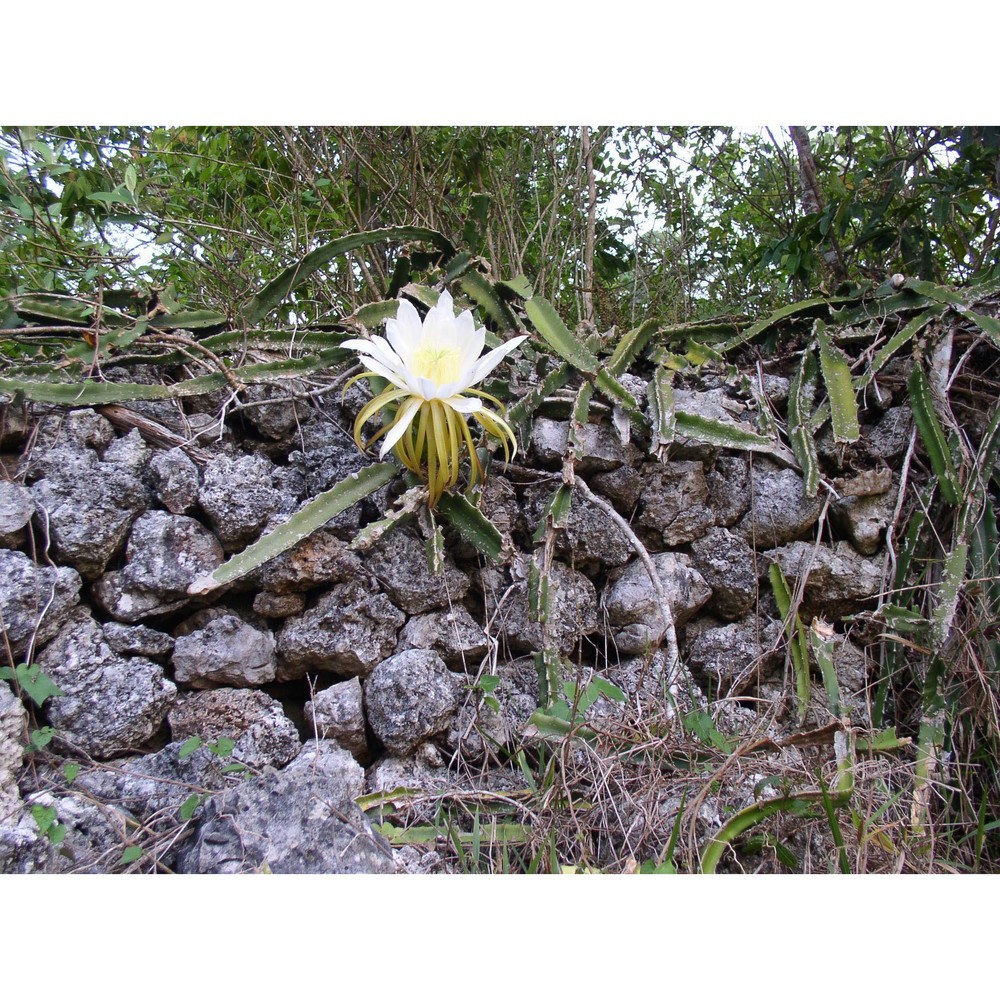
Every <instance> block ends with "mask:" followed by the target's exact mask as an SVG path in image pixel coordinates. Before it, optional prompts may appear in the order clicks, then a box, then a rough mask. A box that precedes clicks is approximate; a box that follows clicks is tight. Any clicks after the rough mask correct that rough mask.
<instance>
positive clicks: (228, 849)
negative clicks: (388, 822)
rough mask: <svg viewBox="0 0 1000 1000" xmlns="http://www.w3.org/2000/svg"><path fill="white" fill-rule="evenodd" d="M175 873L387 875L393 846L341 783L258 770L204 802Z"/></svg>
mask: <svg viewBox="0 0 1000 1000" xmlns="http://www.w3.org/2000/svg"><path fill="white" fill-rule="evenodd" d="M177 867H178V870H179V871H180V872H184V873H190V874H216V873H228V874H236V873H240V872H261V871H269V872H274V873H275V874H309V875H339V874H352V875H360V874H365V875H369V874H390V873H392V872H393V871H394V870H395V866H394V863H393V855H392V850H391V849H390V847H389V844H388V843H387V841H386V840H385V839H384V838H383V837H381V836H380V835H378V834H376V833H375V832H374V831H373V830H372V828H371V824H370V823H369V822H368V819H367V818H366V817H365V815H364V813H362V812H361V810H360V809H359V808H358V806H357V804H356V803H355V802H354V800H353V799H352V798H351V797H350V795H349V794H348V792H347V790H346V789H345V787H344V785H343V784H342V783H341V782H340V781H339V780H337V779H336V778H334V777H331V776H330V775H328V774H327V773H325V772H323V771H315V772H314V771H309V770H305V769H302V770H295V771H294V772H292V773H288V772H287V771H284V772H280V773H269V774H263V775H261V776H260V777H258V778H253V779H251V780H249V781H245V782H243V783H241V784H240V785H238V786H237V787H235V788H232V789H230V790H229V791H227V792H225V793H223V794H221V795H218V796H216V797H215V798H213V799H212V800H211V801H210V802H209V803H208V804H207V805H206V806H205V810H204V813H203V815H202V817H201V821H200V822H199V823H198V826H197V829H196V830H195V835H194V838H193V839H192V841H191V843H190V844H189V845H187V846H185V847H184V848H183V849H182V850H181V852H180V856H179V858H178V862H177Z"/></svg>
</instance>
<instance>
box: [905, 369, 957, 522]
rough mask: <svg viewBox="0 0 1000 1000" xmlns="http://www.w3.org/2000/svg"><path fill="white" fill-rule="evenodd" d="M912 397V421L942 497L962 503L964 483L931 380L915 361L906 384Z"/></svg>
mask: <svg viewBox="0 0 1000 1000" xmlns="http://www.w3.org/2000/svg"><path fill="white" fill-rule="evenodd" d="M907 388H908V389H909V397H910V408H911V409H912V410H913V420H914V423H915V424H916V425H917V431H918V432H919V434H920V440H921V441H922V442H923V444H924V450H925V451H926V452H927V457H928V458H929V459H930V462H931V467H932V468H933V469H934V474H935V475H936V476H937V478H938V485H939V486H940V488H941V496H943V497H944V499H945V500H946V501H947V502H948V503H950V504H954V505H957V504H959V503H960V502H961V484H960V482H959V478H958V473H957V471H956V470H955V464H954V462H953V461H952V457H951V448H950V447H949V446H948V442H947V440H946V439H945V436H944V431H943V430H942V429H941V424H940V422H939V421H938V418H937V414H936V413H935V411H934V399H933V397H932V395H931V387H930V383H929V382H928V381H927V375H926V374H925V373H924V369H923V366H922V365H920V364H915V365H914V366H913V371H912V372H911V373H910V379H909V382H908V383H907Z"/></svg>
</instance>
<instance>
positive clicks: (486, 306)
mask: <svg viewBox="0 0 1000 1000" xmlns="http://www.w3.org/2000/svg"><path fill="white" fill-rule="evenodd" d="M458 284H459V287H460V288H461V289H462V291H463V292H465V294H466V295H468V296H469V298H471V299H472V300H473V301H474V302H476V303H477V304H478V305H479V307H480V308H481V309H482V310H483V312H484V313H485V314H486V316H487V317H488V318H489V320H490V321H491V322H492V323H493V325H494V326H495V327H496V329H498V330H516V329H518V328H519V324H518V322H517V320H516V319H515V318H514V314H513V313H512V312H511V311H510V309H509V308H508V307H507V304H506V303H505V302H504V301H503V300H502V299H501V298H500V297H499V296H498V295H497V293H496V292H495V291H494V290H493V286H492V285H491V284H490V283H489V282H488V281H487V280H486V278H484V277H483V276H482V275H481V274H480V273H479V272H478V271H469V272H468V273H467V274H465V275H463V277H462V278H461V280H460V281H459V283H458Z"/></svg>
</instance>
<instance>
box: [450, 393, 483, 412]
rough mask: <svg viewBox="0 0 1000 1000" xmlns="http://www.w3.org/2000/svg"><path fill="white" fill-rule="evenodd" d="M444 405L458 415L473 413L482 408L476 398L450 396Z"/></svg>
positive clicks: (480, 401)
mask: <svg viewBox="0 0 1000 1000" xmlns="http://www.w3.org/2000/svg"><path fill="white" fill-rule="evenodd" d="M444 405H445V406H450V407H451V408H452V409H453V410H455V411H456V412H458V413H475V412H476V411H477V410H481V409H482V408H483V401H482V400H481V399H480V398H479V397H478V396H450V397H449V398H448V399H446V400H445V401H444Z"/></svg>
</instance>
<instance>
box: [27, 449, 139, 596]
mask: <svg viewBox="0 0 1000 1000" xmlns="http://www.w3.org/2000/svg"><path fill="white" fill-rule="evenodd" d="M31 490H32V495H33V497H34V501H35V506H36V508H37V512H36V515H35V518H36V521H37V522H38V524H39V526H40V527H41V528H42V529H44V530H47V531H48V538H49V542H50V544H51V547H52V554H53V555H54V557H55V558H56V559H57V560H59V561H60V562H63V563H68V564H70V565H71V566H73V567H74V568H75V569H77V570H79V572H80V573H81V574H82V575H83V576H84V577H86V578H87V579H89V580H92V579H94V578H96V577H98V576H100V574H101V573H103V572H104V569H105V567H106V566H107V565H108V562H109V561H110V560H111V559H112V558H114V557H115V556H116V555H118V553H119V552H120V551H121V549H122V546H123V545H124V544H125V539H126V538H127V537H128V533H129V529H130V528H131V527H132V524H133V522H134V521H135V519H136V518H137V517H138V516H139V514H141V513H142V512H143V511H144V510H146V509H147V508H148V507H149V502H150V496H149V493H148V491H147V490H146V487H145V486H144V485H143V483H142V480H141V479H140V478H139V477H138V476H137V475H136V474H135V473H134V472H132V471H131V470H129V469H127V468H121V467H119V466H117V465H113V464H111V463H110V462H101V461H99V460H98V458H97V456H96V455H95V454H94V453H93V452H91V451H88V452H85V453H82V455H81V456H79V457H78V458H77V460H75V461H74V462H73V463H72V464H69V465H67V466H65V467H62V468H53V469H50V470H49V472H48V475H47V476H46V477H45V478H44V479H40V480H38V481H37V482H36V483H35V484H34V485H33V486H32V487H31Z"/></svg>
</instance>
